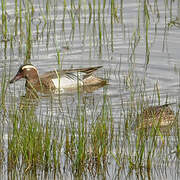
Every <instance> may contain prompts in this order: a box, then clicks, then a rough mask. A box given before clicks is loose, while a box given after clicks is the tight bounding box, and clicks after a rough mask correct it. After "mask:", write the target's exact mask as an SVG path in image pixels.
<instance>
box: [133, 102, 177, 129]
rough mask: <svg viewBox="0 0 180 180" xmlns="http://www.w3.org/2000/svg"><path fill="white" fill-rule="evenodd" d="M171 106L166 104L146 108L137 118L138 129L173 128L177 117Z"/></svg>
mask: <svg viewBox="0 0 180 180" xmlns="http://www.w3.org/2000/svg"><path fill="white" fill-rule="evenodd" d="M169 105H170V104H164V105H159V106H150V107H148V108H145V109H144V110H143V112H142V113H141V114H139V115H138V117H137V121H138V127H139V128H151V127H160V128H161V127H167V126H171V125H172V124H173V123H174V121H175V119H176V116H175V114H174V111H173V110H172V109H171V108H170V107H169Z"/></svg>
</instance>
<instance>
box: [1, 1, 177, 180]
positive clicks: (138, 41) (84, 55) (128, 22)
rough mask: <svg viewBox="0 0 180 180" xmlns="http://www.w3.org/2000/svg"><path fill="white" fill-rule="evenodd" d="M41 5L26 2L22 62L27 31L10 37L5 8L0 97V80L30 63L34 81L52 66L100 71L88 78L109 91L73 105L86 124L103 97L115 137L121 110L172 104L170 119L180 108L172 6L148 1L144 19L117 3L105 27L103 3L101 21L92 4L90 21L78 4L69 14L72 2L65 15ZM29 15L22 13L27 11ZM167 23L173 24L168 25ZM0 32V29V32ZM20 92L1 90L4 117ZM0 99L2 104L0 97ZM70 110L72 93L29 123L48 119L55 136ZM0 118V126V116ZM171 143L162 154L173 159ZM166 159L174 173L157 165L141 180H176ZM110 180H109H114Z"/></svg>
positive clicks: (137, 8) (58, 7)
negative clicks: (82, 109) (84, 116)
mask: <svg viewBox="0 0 180 180" xmlns="http://www.w3.org/2000/svg"><path fill="white" fill-rule="evenodd" d="M18 3H19V2H18ZM46 3H47V2H46ZM46 3H45V2H44V4H43V3H42V4H41V3H40V4H39V2H33V4H34V6H33V8H34V15H33V16H32V17H31V18H32V20H31V32H32V36H31V38H32V41H31V48H30V49H31V52H30V56H29V54H28V52H27V49H28V46H29V45H28V43H27V38H28V35H27V32H26V29H27V26H28V25H27V24H26V23H24V22H23V25H22V28H23V31H24V35H22V34H20V33H21V32H20V30H19V31H18V32H17V35H16V36H15V21H16V20H15V18H14V16H15V11H14V9H15V4H14V2H13V3H11V2H7V17H8V25H7V27H8V32H7V39H11V38H13V40H12V42H11V41H7V42H6V41H5V39H4V38H5V37H4V35H3V33H2V31H1V39H2V40H1V42H0V47H1V48H0V58H1V60H0V72H1V73H0V79H1V82H0V90H1V92H2V91H3V86H2V85H3V78H4V77H5V81H6V82H7V81H9V79H11V78H12V77H13V76H14V75H15V74H16V72H17V70H18V68H19V66H20V65H22V64H23V63H29V62H30V63H32V64H33V65H35V66H36V67H37V68H38V70H39V73H40V74H43V73H44V72H47V71H50V70H54V69H58V67H59V65H58V64H59V62H58V61H60V64H61V66H62V68H63V69H68V68H71V67H73V68H79V67H81V68H82V67H90V66H99V65H102V66H103V68H101V69H100V70H98V71H97V73H96V74H97V76H99V77H103V78H107V79H108V81H109V84H108V85H107V86H105V87H104V88H100V89H98V90H96V91H94V92H92V93H84V94H81V103H82V104H83V103H84V104H86V112H87V116H88V117H89V119H88V123H89V124H91V123H92V119H93V118H92V117H95V116H96V115H97V114H100V108H101V106H102V104H103V95H104V93H106V94H107V97H108V99H109V102H110V104H111V108H112V116H113V119H114V127H115V130H116V129H117V131H118V127H119V126H120V127H123V126H124V124H125V115H124V114H125V112H126V109H128V107H132V108H134V109H136V110H137V111H139V110H138V108H137V104H138V103H142V102H144V104H147V103H148V104H150V105H154V104H158V103H159V102H160V104H164V103H166V101H167V102H169V103H175V104H173V105H172V108H173V110H174V111H175V112H176V111H178V108H179V107H178V103H179V101H180V52H179V46H180V26H179V25H178V23H179V18H180V2H179V1H178V0H177V1H175V2H172V3H171V1H170V2H167V4H164V1H162V2H159V1H158V2H157V4H156V1H155V2H154V1H150V2H149V4H148V3H147V4H146V5H147V9H148V13H145V11H146V10H145V5H144V3H145V2H144V1H142V2H137V1H124V2H123V3H122V4H123V6H122V8H121V3H120V2H116V1H115V4H116V6H117V12H114V13H116V14H115V16H114V18H113V20H112V19H111V8H110V7H111V1H109V2H106V6H105V9H104V14H103V11H102V9H101V11H100V15H99V16H98V13H97V12H98V3H97V5H96V8H95V12H94V13H95V14H92V17H91V16H90V13H89V12H90V10H89V8H88V3H87V2H86V1H85V3H84V2H82V4H81V9H80V10H78V9H77V7H78V2H77V3H76V2H75V6H76V8H72V7H71V6H70V2H69V1H67V7H66V10H65V9H64V5H63V4H62V3H61V2H58V1H57V2H56V1H50V2H49V9H48V10H47V9H46V5H47V4H46ZM102 4H103V3H102ZM29 6H30V5H29ZM102 6H103V5H101V7H102ZM31 8H32V7H31V6H30V7H29V10H30V9H31ZM1 9H2V4H1ZM26 11H27V9H26V8H25V6H24V3H22V14H23V16H24V18H22V19H23V21H26V18H28V17H26V16H25V15H26V14H25V13H26ZM64 12H65V15H64ZM1 18H2V10H1ZM44 18H45V19H46V21H45V20H44ZM0 22H1V21H0ZM112 22H113V23H112ZM172 22H175V23H176V24H175V25H173V24H172ZM46 23H47V24H46ZM0 26H1V29H2V25H1V24H0ZM21 38H22V39H21ZM58 55H60V58H58ZM24 84H25V81H24V80H21V81H18V82H16V83H15V84H13V85H9V84H8V83H7V90H6V93H5V95H6V101H5V104H6V107H7V109H8V108H10V106H11V102H12V97H13V98H15V99H16V100H15V101H17V102H18V103H20V97H21V96H23V95H24V94H25V87H24ZM1 94H2V93H1ZM142 94H144V95H143V98H142ZM159 95H160V98H158V96H159ZM1 99H3V97H2V95H1ZM78 103H79V101H78V94H77V93H72V94H69V93H68V94H66V93H65V94H62V95H61V97H60V100H59V96H55V97H53V98H51V97H47V96H46V97H43V96H42V98H41V100H40V101H39V102H38V104H37V106H36V110H35V113H36V116H37V117H39V116H40V117H41V121H42V122H43V118H44V121H46V120H47V116H49V117H51V118H52V119H53V121H55V122H58V124H59V126H60V127H61V128H62V129H63V128H64V126H65V124H66V123H67V122H64V119H71V120H73V121H75V122H76V121H77V119H76V113H77V112H76V107H77V104H78ZM18 105H19V104H18ZM0 117H1V118H3V117H2V115H1V116H0ZM64 117H66V118H64ZM37 119H38V118H37ZM62 119H63V120H62ZM134 120H135V119H134ZM7 122H8V119H7ZM7 124H8V123H7ZM121 133H122V134H123V132H121ZM5 139H6V140H7V138H5ZM174 141H175V139H173V137H172V138H171V142H170V144H171V146H170V147H169V148H168V150H167V153H169V154H171V153H172V152H174V151H175V147H173V146H174V144H175V143H174ZM170 158H175V160H170V163H172V166H171V167H175V168H169V167H168V168H167V167H166V166H167V164H166V162H165V163H164V164H160V165H159V166H158V165H157V166H158V168H159V170H157V169H156V168H157V166H154V168H153V169H152V171H151V172H150V174H149V172H146V173H147V174H143V175H142V177H143V176H144V178H147V177H149V176H150V177H151V178H152V179H178V174H179V170H178V168H177V167H179V160H178V158H177V157H174V156H172V157H170ZM112 161H113V160H112ZM173 161H174V162H173ZM162 162H164V161H162ZM112 164H113V165H111V168H110V170H109V174H110V175H113V172H114V171H115V169H116V168H117V165H116V163H115V162H114V161H113V163H112ZM126 169H128V167H127V168H126ZM111 170H112V171H111ZM157 171H158V172H157ZM164 172H166V173H164ZM5 174H6V173H5ZM65 176H66V174H65ZM2 177H4V174H3V176H2ZM62 177H63V176H62ZM68 177H69V176H68ZM110 177H111V176H108V175H107V179H111V178H110ZM112 177H113V179H116V175H113V176H112ZM120 177H121V178H124V179H125V178H130V179H131V178H132V179H135V178H140V179H141V178H142V177H137V175H136V173H135V172H133V173H132V174H128V170H127V171H126V170H125V171H124V175H120ZM71 178H72V177H71ZM151 178H150V179H151Z"/></svg>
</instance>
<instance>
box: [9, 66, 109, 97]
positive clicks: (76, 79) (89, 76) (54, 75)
mask: <svg viewBox="0 0 180 180" xmlns="http://www.w3.org/2000/svg"><path fill="white" fill-rule="evenodd" d="M101 67H102V66H97V67H89V68H81V69H66V70H60V71H59V70H57V71H56V70H55V71H49V72H46V73H44V74H42V75H39V73H38V70H37V68H36V67H35V66H33V65H32V64H25V65H22V66H20V68H19V70H18V72H17V74H16V75H15V76H14V78H13V79H11V80H10V83H14V82H15V81H17V80H19V79H21V78H25V79H26V84H25V86H26V90H28V91H31V92H32V91H34V92H42V93H52V92H53V93H56V92H59V90H60V92H64V90H70V89H77V88H78V87H88V86H101V87H102V86H104V85H105V84H106V80H105V79H102V78H99V77H96V76H94V75H93V72H94V71H96V70H97V69H99V68H101Z"/></svg>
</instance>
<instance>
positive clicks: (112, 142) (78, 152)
mask: <svg viewBox="0 0 180 180" xmlns="http://www.w3.org/2000/svg"><path fill="white" fill-rule="evenodd" d="M18 3H19V4H18ZM53 3H54V4H53ZM107 3H109V1H106V0H103V4H102V1H100V0H98V1H97V2H96V1H95V0H93V1H88V2H85V1H78V3H77V4H76V3H75V2H74V1H70V4H69V1H66V0H64V1H63V15H62V19H61V20H62V23H61V29H62V31H63V33H64V37H66V35H68V36H67V37H69V39H68V40H67V39H66V41H67V42H69V41H70V42H73V40H74V38H75V35H76V34H75V33H76V31H77V27H76V25H77V24H78V25H79V34H81V33H82V32H83V33H82V35H83V36H82V37H81V35H80V39H82V40H83V43H84V44H85V43H86V42H87V41H86V40H87V39H88V38H89V39H88V40H89V42H88V43H89V49H90V50H89V51H90V53H91V50H92V48H94V49H93V52H95V53H97V52H98V55H101V56H103V53H104V51H103V50H104V49H105V50H106V49H107V50H108V51H109V49H108V48H109V47H111V48H110V49H111V51H112V52H113V51H114V38H115V37H114V26H115V24H116V23H121V24H122V26H123V27H124V23H125V21H124V19H123V13H124V8H123V7H124V6H123V3H124V1H123V0H121V2H120V6H119V4H118V2H116V1H113V0H112V1H110V14H108V15H110V24H109V25H110V27H109V29H110V31H108V30H107V29H108V28H107V25H106V20H107V19H106V15H107V14H106V8H107ZM171 3H172V1H171ZM1 4H2V5H1V9H2V16H1V18H2V33H3V37H4V39H7V32H9V30H8V23H7V13H6V10H7V9H6V0H1ZM43 5H44V8H42V7H41V6H40V5H39V9H40V10H39V11H40V22H39V23H38V24H36V27H33V23H32V20H33V18H34V13H35V9H34V5H33V2H29V1H21V0H20V1H17V0H15V9H14V12H15V23H14V29H13V30H14V31H11V36H10V37H11V47H12V48H13V43H15V42H14V38H13V37H14V35H15V36H18V32H20V33H19V36H20V41H19V54H21V55H22V54H23V53H22V52H23V47H24V46H25V53H24V56H25V57H26V60H25V62H26V63H27V62H30V59H31V57H32V54H33V51H32V49H33V35H34V34H33V31H34V29H35V31H36V41H37V42H38V41H41V40H42V42H43V38H44V36H46V37H47V39H46V40H47V41H46V48H47V49H48V46H49V43H50V40H51V39H50V38H51V28H52V17H51V13H52V9H53V11H54V12H55V13H57V14H55V13H54V19H53V20H54V22H53V23H54V24H53V25H54V33H57V32H56V30H55V29H56V27H57V26H56V21H58V19H56V15H58V13H59V12H58V10H59V9H57V11H56V6H58V1H54V2H53V1H49V0H47V1H46V2H45V4H43ZM108 5H109V4H108ZM52 7H53V8H52ZM119 7H120V9H119ZM23 8H25V12H23ZM83 8H84V9H83ZM165 8H167V6H166V7H165ZM170 8H172V4H171V6H170ZM141 9H143V11H142V12H143V13H144V35H145V44H146V48H145V51H146V61H145V63H144V64H145V67H146V69H147V67H148V65H149V62H150V47H151V46H150V36H149V28H150V23H151V19H150V18H151V15H152V14H153V13H154V15H155V16H157V24H158V22H159V18H160V15H159V10H158V5H157V1H154V9H153V8H152V6H151V5H150V4H149V1H143V7H142V4H141V1H138V14H137V17H138V19H137V28H135V30H134V31H133V32H132V34H131V35H130V37H131V39H130V41H129V51H128V70H127V72H128V73H127V76H126V77H125V79H124V84H123V85H124V87H125V89H126V91H128V92H129V94H130V95H129V99H128V101H129V102H127V101H125V100H124V98H123V95H122V97H121V99H120V100H121V102H119V103H120V104H121V106H120V107H119V111H120V113H119V114H120V118H119V119H118V122H115V120H114V117H113V116H114V114H113V106H112V105H111V100H110V97H109V96H108V93H107V91H106V88H104V91H103V96H102V97H98V98H99V99H100V100H99V99H98V98H97V99H95V100H94V101H98V100H99V101H102V104H100V105H98V106H96V105H94V106H92V109H91V110H92V111H93V112H94V114H93V115H92V116H91V117H90V116H89V115H88V108H87V103H83V102H82V101H83V100H82V97H81V96H85V95H82V94H81V93H80V91H79V90H78V93H77V97H76V98H77V104H76V105H75V107H74V109H76V113H75V114H73V116H71V113H72V112H70V110H69V109H70V108H69V107H67V109H68V110H69V111H67V114H68V115H67V116H60V117H58V121H62V122H64V124H63V127H62V126H60V122H57V121H55V119H54V118H53V112H52V110H51V111H50V115H49V111H48V110H47V112H45V111H44V109H43V110H42V111H40V113H39V112H38V114H37V112H36V110H37V109H38V108H39V107H38V106H39V105H38V103H37V104H36V103H35V104H34V102H31V101H29V100H28V99H26V98H25V99H24V100H23V101H22V102H17V101H16V100H15V99H13V97H12V99H11V102H10V107H8V108H7V107H6V99H5V97H6V96H5V94H6V92H7V82H6V79H7V74H6V70H5V69H4V70H3V73H2V76H1V77H2V79H1V83H0V85H1V87H0V88H1V99H0V100H1V106H0V111H1V112H4V113H2V114H3V115H1V120H2V121H1V123H2V124H3V125H2V127H4V124H5V122H7V123H8V132H7V133H8V142H7V143H8V147H7V153H8V154H7V157H4V152H5V148H4V133H5V132H4V129H3V128H1V131H0V164H3V161H4V159H7V161H5V162H7V165H8V173H9V174H11V173H12V174H13V173H14V172H15V174H16V172H20V174H21V173H22V176H26V175H27V174H31V173H32V174H33V175H34V176H36V177H37V176H38V173H42V174H45V175H47V174H51V173H52V174H53V175H54V176H53V177H56V176H57V174H63V175H66V173H67V174H68V173H70V174H71V175H70V176H71V177H72V176H73V177H75V178H77V179H78V178H79V179H80V178H83V177H86V176H88V177H90V178H104V179H105V178H106V177H108V178H109V177H110V175H109V172H112V169H113V168H112V166H111V165H112V164H115V167H116V170H117V172H116V173H117V177H118V176H120V174H121V173H122V174H123V173H125V174H126V175H127V176H128V175H129V177H130V175H131V174H132V173H133V172H136V174H137V177H138V176H139V177H141V175H142V174H143V175H144V174H145V172H146V174H147V176H148V177H149V179H150V176H151V175H150V174H151V171H152V169H153V168H156V167H158V166H160V164H163V163H164V162H165V163H166V165H167V166H168V164H169V163H170V161H171V159H170V158H169V156H171V155H172V154H175V156H176V158H177V160H179V158H180V144H179V142H180V133H179V124H178V122H177V124H176V129H175V142H174V144H173V145H172V144H171V142H170V137H169V136H166V135H164V134H163V133H162V132H161V130H160V127H159V126H158V125H157V126H156V127H152V128H151V129H150V130H149V133H148V134H147V132H146V129H143V128H142V129H138V130H134V129H133V128H132V126H133V125H134V124H135V125H136V117H137V116H138V113H140V112H142V111H143V108H144V107H146V106H148V105H154V104H157V103H158V104H161V103H162V100H161V96H160V94H161V93H160V89H159V86H158V84H155V86H154V89H153V92H151V95H152V99H149V94H146V86H145V85H146V84H145V80H140V79H138V75H137V74H136V73H135V72H134V69H135V66H136V50H137V48H138V45H139V42H140V39H141V31H140V20H141V19H140V18H141ZM171 13H172V12H171ZM24 15H25V18H24ZM83 16H85V18H84V17H83ZM82 17H83V18H84V21H83V20H82ZM68 18H69V19H68ZM86 19H88V20H87V21H86ZM66 20H69V21H70V22H71V30H70V31H67V30H66V26H65V25H66ZM82 22H83V23H84V26H83V28H84V31H81V28H82V24H83V23H82ZM157 24H156V25H157ZM24 27H25V28H24ZM155 31H156V28H155ZM88 32H92V33H88ZM108 32H110V33H109V34H108ZM45 33H46V34H45ZM58 33H59V32H58ZM40 35H41V36H40ZM86 36H88V38H87V37H86ZM54 39H55V44H56V45H55V47H56V52H55V53H56V56H57V63H58V67H59V69H61V66H62V61H63V58H62V53H61V48H60V47H59V44H58V42H57V43H56V40H57V39H56V36H55V35H54ZM91 39H92V42H91ZM109 39H110V41H109ZM4 42H5V48H4V49H6V48H7V45H8V42H7V41H4ZM67 42H66V43H67ZM106 42H107V44H106ZM109 42H110V45H109ZM92 44H93V45H92ZM72 45H73V43H72ZM67 47H68V48H67V50H69V46H67ZM97 47H98V48H97ZM136 86H140V87H139V89H138V88H136ZM78 88H79V87H78ZM101 98H102V99H101ZM58 100H59V101H58V102H59V107H62V104H61V96H59V99H58ZM51 101H52V102H51V103H52V104H51V106H53V99H51ZM92 104H93V103H92ZM6 108H7V109H6ZM40 108H41V107H40ZM52 109H53V108H52ZM63 110H64V109H63ZM177 111H178V112H179V110H177ZM41 113H42V114H41ZM62 113H63V112H62ZM44 114H45V115H44ZM7 116H8V118H7ZM177 116H178V115H177ZM172 146H173V147H175V148H174V149H175V150H174V149H173V148H172ZM172 149H173V151H171V150H172ZM126 171H127V173H126ZM63 175H62V176H63ZM42 176H43V175H42ZM127 176H126V177H127ZM144 176H145V175H144Z"/></svg>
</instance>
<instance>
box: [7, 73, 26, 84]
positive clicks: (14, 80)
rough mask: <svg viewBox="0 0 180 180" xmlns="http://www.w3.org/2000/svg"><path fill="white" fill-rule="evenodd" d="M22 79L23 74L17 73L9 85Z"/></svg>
mask: <svg viewBox="0 0 180 180" xmlns="http://www.w3.org/2000/svg"><path fill="white" fill-rule="evenodd" d="M21 78H23V74H22V73H17V74H16V75H15V76H14V78H13V79H11V80H10V81H9V83H10V84H11V83H14V82H16V81H18V80H19V79H21Z"/></svg>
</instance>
